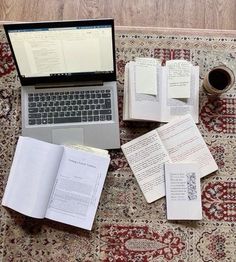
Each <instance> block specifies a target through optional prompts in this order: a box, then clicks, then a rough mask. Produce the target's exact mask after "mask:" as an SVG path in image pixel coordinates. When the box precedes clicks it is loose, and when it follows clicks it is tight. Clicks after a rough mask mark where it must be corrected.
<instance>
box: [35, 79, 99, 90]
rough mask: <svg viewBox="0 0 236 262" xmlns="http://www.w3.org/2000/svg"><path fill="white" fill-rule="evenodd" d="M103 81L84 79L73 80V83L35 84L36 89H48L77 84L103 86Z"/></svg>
mask: <svg viewBox="0 0 236 262" xmlns="http://www.w3.org/2000/svg"><path fill="white" fill-rule="evenodd" d="M103 83H104V82H103V81H83V82H71V83H64V82H62V83H50V84H49V83H46V84H35V85H34V87H35V89H46V88H63V87H64V88H65V87H76V86H102V85H103Z"/></svg>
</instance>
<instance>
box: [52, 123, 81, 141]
mask: <svg viewBox="0 0 236 262" xmlns="http://www.w3.org/2000/svg"><path fill="white" fill-rule="evenodd" d="M52 142H53V143H54V144H63V145H66V144H69V145H71V144H73V145H76V144H80V145H83V144H84V129H83V128H77V127H76V128H58V129H53V130H52Z"/></svg>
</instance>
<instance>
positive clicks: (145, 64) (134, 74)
mask: <svg viewBox="0 0 236 262" xmlns="http://www.w3.org/2000/svg"><path fill="white" fill-rule="evenodd" d="M123 107H124V108H123V120H147V121H158V122H169V121H171V120H172V119H174V118H176V117H179V116H182V115H185V114H190V115H191V116H192V117H193V120H194V122H195V123H198V115H199V114H198V108H199V67H198V66H193V65H192V64H191V63H190V62H189V61H185V60H170V61H167V62H166V65H165V66H161V65H160V63H159V62H158V61H157V60H156V59H154V58H137V59H136V60H135V61H131V62H129V63H127V64H126V66H125V83H124V103H123Z"/></svg>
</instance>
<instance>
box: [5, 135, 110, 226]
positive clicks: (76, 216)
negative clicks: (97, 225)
mask: <svg viewBox="0 0 236 262" xmlns="http://www.w3.org/2000/svg"><path fill="white" fill-rule="evenodd" d="M103 151H104V152H103V153H101V150H99V153H97V151H96V150H88V148H86V149H85V150H83V147H80V149H74V148H69V147H66V146H62V145H54V144H50V143H47V142H43V141H39V140H37V139H33V138H29V137H20V138H19V140H18V143H17V147H16V151H15V155H14V159H13V163H12V167H11V170H10V174H9V178H8V182H7V186H6V189H5V192H4V196H3V200H2V205H4V206H6V207H9V208H11V209H14V210H16V211H18V212H20V213H22V214H24V215H27V216H30V217H35V218H48V219H52V220H55V221H59V222H62V223H65V224H69V225H73V226H76V227H80V228H84V229H87V230H91V229H92V225H93V221H94V218H95V214H96V210H97V207H98V203H99V199H100V195H101V193H102V189H103V185H104V182H105V178H106V174H107V170H108V166H109V162H110V157H109V154H108V152H107V151H105V150H103Z"/></svg>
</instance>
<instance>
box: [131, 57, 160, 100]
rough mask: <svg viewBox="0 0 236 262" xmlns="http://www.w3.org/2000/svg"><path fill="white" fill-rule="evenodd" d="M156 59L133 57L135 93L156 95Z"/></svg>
mask: <svg viewBox="0 0 236 262" xmlns="http://www.w3.org/2000/svg"><path fill="white" fill-rule="evenodd" d="M156 67H157V60H156V59H155V58H138V57H137V58H136V59H135V77H136V79H135V82H136V93H139V94H148V95H155V96H156V95H157V72H156Z"/></svg>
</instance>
